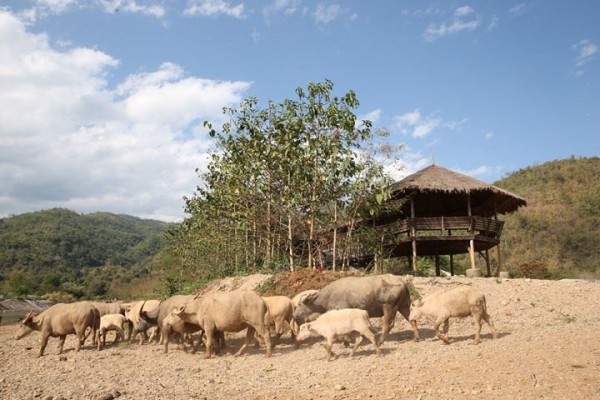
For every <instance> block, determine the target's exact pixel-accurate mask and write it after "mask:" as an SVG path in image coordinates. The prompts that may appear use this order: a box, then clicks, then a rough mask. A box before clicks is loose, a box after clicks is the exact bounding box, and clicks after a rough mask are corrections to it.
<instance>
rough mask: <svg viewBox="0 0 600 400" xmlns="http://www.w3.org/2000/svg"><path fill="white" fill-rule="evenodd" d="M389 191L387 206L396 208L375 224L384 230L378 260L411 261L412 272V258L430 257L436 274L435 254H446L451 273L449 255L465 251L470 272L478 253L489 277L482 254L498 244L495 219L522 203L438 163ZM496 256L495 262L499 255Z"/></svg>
mask: <svg viewBox="0 0 600 400" xmlns="http://www.w3.org/2000/svg"><path fill="white" fill-rule="evenodd" d="M390 189H391V191H392V197H391V200H390V204H397V207H390V210H391V211H390V212H388V213H387V214H386V215H385V217H383V218H382V219H380V220H379V221H377V225H385V228H386V229H385V231H386V232H387V233H386V235H385V238H384V256H387V257H399V256H409V257H412V267H413V269H414V270H416V260H417V256H420V255H421V256H423V255H428V256H436V270H437V271H436V272H437V273H438V274H439V272H440V271H439V257H438V256H440V255H450V256H451V272H452V273H453V272H454V271H453V265H452V256H453V255H455V254H465V253H469V254H470V258H471V268H472V269H473V271H476V266H475V252H479V253H480V254H481V255H482V256H483V257H484V258H485V260H486V265H487V273H488V275H490V262H489V253H488V250H489V249H491V248H493V247H494V246H498V245H499V243H500V235H501V234H502V228H503V226H504V222H503V221H501V220H499V219H498V215H500V214H507V213H511V212H514V211H516V210H517V209H519V207H522V206H526V205H527V202H526V201H525V199H524V198H522V197H519V196H517V195H515V194H513V193H510V192H508V191H506V190H503V189H501V188H498V187H496V186H493V185H489V184H487V183H485V182H482V181H479V180H477V179H474V178H471V177H469V176H467V175H463V174H460V173H458V172H454V171H451V170H448V169H446V168H443V167H441V166H439V165H431V166H429V167H427V168H425V169H422V170H420V171H418V172H416V173H414V174H412V175H409V176H407V177H406V178H404V179H402V180H400V181H398V182H396V183H394V184H392V185H391V187H390ZM498 258H499V259H498V262H499V264H500V251H498ZM499 268H500V265H499Z"/></svg>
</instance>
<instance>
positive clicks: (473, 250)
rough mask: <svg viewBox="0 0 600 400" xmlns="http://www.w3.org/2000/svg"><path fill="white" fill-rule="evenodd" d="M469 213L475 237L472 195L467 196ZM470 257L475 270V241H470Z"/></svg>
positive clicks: (472, 232)
mask: <svg viewBox="0 0 600 400" xmlns="http://www.w3.org/2000/svg"><path fill="white" fill-rule="evenodd" d="M467 213H468V215H469V223H470V224H471V235H475V231H473V229H472V228H473V222H472V220H471V219H472V218H473V216H472V215H471V193H468V194H467ZM469 255H470V256H471V268H472V269H475V240H474V239H471V240H469Z"/></svg>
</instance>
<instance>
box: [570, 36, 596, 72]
mask: <svg viewBox="0 0 600 400" xmlns="http://www.w3.org/2000/svg"><path fill="white" fill-rule="evenodd" d="M571 49H572V50H573V51H575V52H576V53H577V56H576V57H575V75H577V76H580V75H583V74H584V73H585V70H584V69H583V67H584V65H586V64H587V63H589V62H590V61H592V59H593V58H594V57H595V55H596V53H597V52H598V45H597V44H596V43H594V42H592V41H591V40H587V39H584V40H581V41H579V42H577V43H575V44H574V45H572V46H571Z"/></svg>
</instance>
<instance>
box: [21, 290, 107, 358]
mask: <svg viewBox="0 0 600 400" xmlns="http://www.w3.org/2000/svg"><path fill="white" fill-rule="evenodd" d="M99 327H100V312H99V311H98V309H97V308H96V307H94V306H93V305H92V304H91V303H89V302H87V301H81V302H77V303H69V304H64V303H59V304H55V305H53V306H52V307H50V308H48V309H47V310H44V311H42V313H40V314H39V315H34V314H33V311H31V312H30V313H29V314H27V316H26V317H25V319H24V320H23V321H21V326H20V327H19V330H18V331H17V333H16V334H15V337H14V338H15V340H19V339H21V338H22V337H24V336H26V335H28V334H30V333H31V332H33V331H34V330H35V331H39V332H40V333H41V346H40V352H39V355H38V356H39V357H41V356H43V355H44V349H45V348H46V345H47V344H48V339H49V338H50V337H58V338H59V342H58V354H61V353H62V351H63V346H64V344H65V339H66V338H67V335H73V334H74V335H77V339H78V340H77V345H76V347H75V351H79V349H81V346H83V343H84V342H85V338H86V329H87V328H91V330H92V331H93V338H94V343H96V331H97V330H98V328H99ZM97 343H98V344H97V348H98V350H101V349H102V344H101V342H100V341H99V340H98V341H97Z"/></svg>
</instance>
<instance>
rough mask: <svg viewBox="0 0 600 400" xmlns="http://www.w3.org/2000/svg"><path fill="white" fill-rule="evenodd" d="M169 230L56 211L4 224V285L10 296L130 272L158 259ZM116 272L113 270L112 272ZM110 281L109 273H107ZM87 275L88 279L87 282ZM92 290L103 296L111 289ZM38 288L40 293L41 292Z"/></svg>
mask: <svg viewBox="0 0 600 400" xmlns="http://www.w3.org/2000/svg"><path fill="white" fill-rule="evenodd" d="M168 227H169V224H168V223H165V222H160V221H154V220H143V219H139V218H136V217H132V216H128V215H115V214H110V213H94V214H85V215H83V214H78V213H76V212H73V211H70V210H66V209H52V210H45V211H38V212H32V213H26V214H21V215H17V216H12V217H7V218H2V219H0V279H1V280H2V282H0V283H2V284H3V285H2V288H3V289H4V290H3V292H4V293H5V294H9V295H10V294H13V295H14V294H32V292H34V293H35V292H38V293H39V292H47V291H48V290H52V289H56V290H64V289H65V285H66V286H69V287H72V286H74V287H77V291H78V292H77V293H74V294H75V295H81V294H85V292H86V289H85V287H84V286H85V285H84V283H85V282H84V281H85V280H86V279H88V278H90V276H89V275H90V271H93V270H97V271H99V270H104V271H112V272H113V273H115V271H117V270H123V269H124V270H130V269H131V268H132V267H134V266H138V267H139V266H140V265H142V264H144V263H146V264H147V260H148V259H150V258H152V257H153V256H154V255H156V254H157V253H158V252H159V251H160V250H161V248H162V247H163V245H164V238H163V236H164V232H165V231H166V229H168ZM110 267H113V268H110ZM106 274H107V275H110V272H106ZM86 275H87V276H86ZM108 278H109V276H106V277H104V278H103V280H106V281H107V282H104V283H102V284H101V285H100V286H102V287H103V288H104V290H103V288H102V287H100V288H98V287H96V288H94V289H93V290H92V292H95V293H87V294H89V295H94V294H96V295H98V294H99V295H102V294H103V292H105V291H106V290H107V287H108V285H109V284H110V280H109V279H108ZM88 286H89V285H88ZM36 288H37V289H38V290H36ZM11 291H12V292H13V293H10V292H11Z"/></svg>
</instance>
